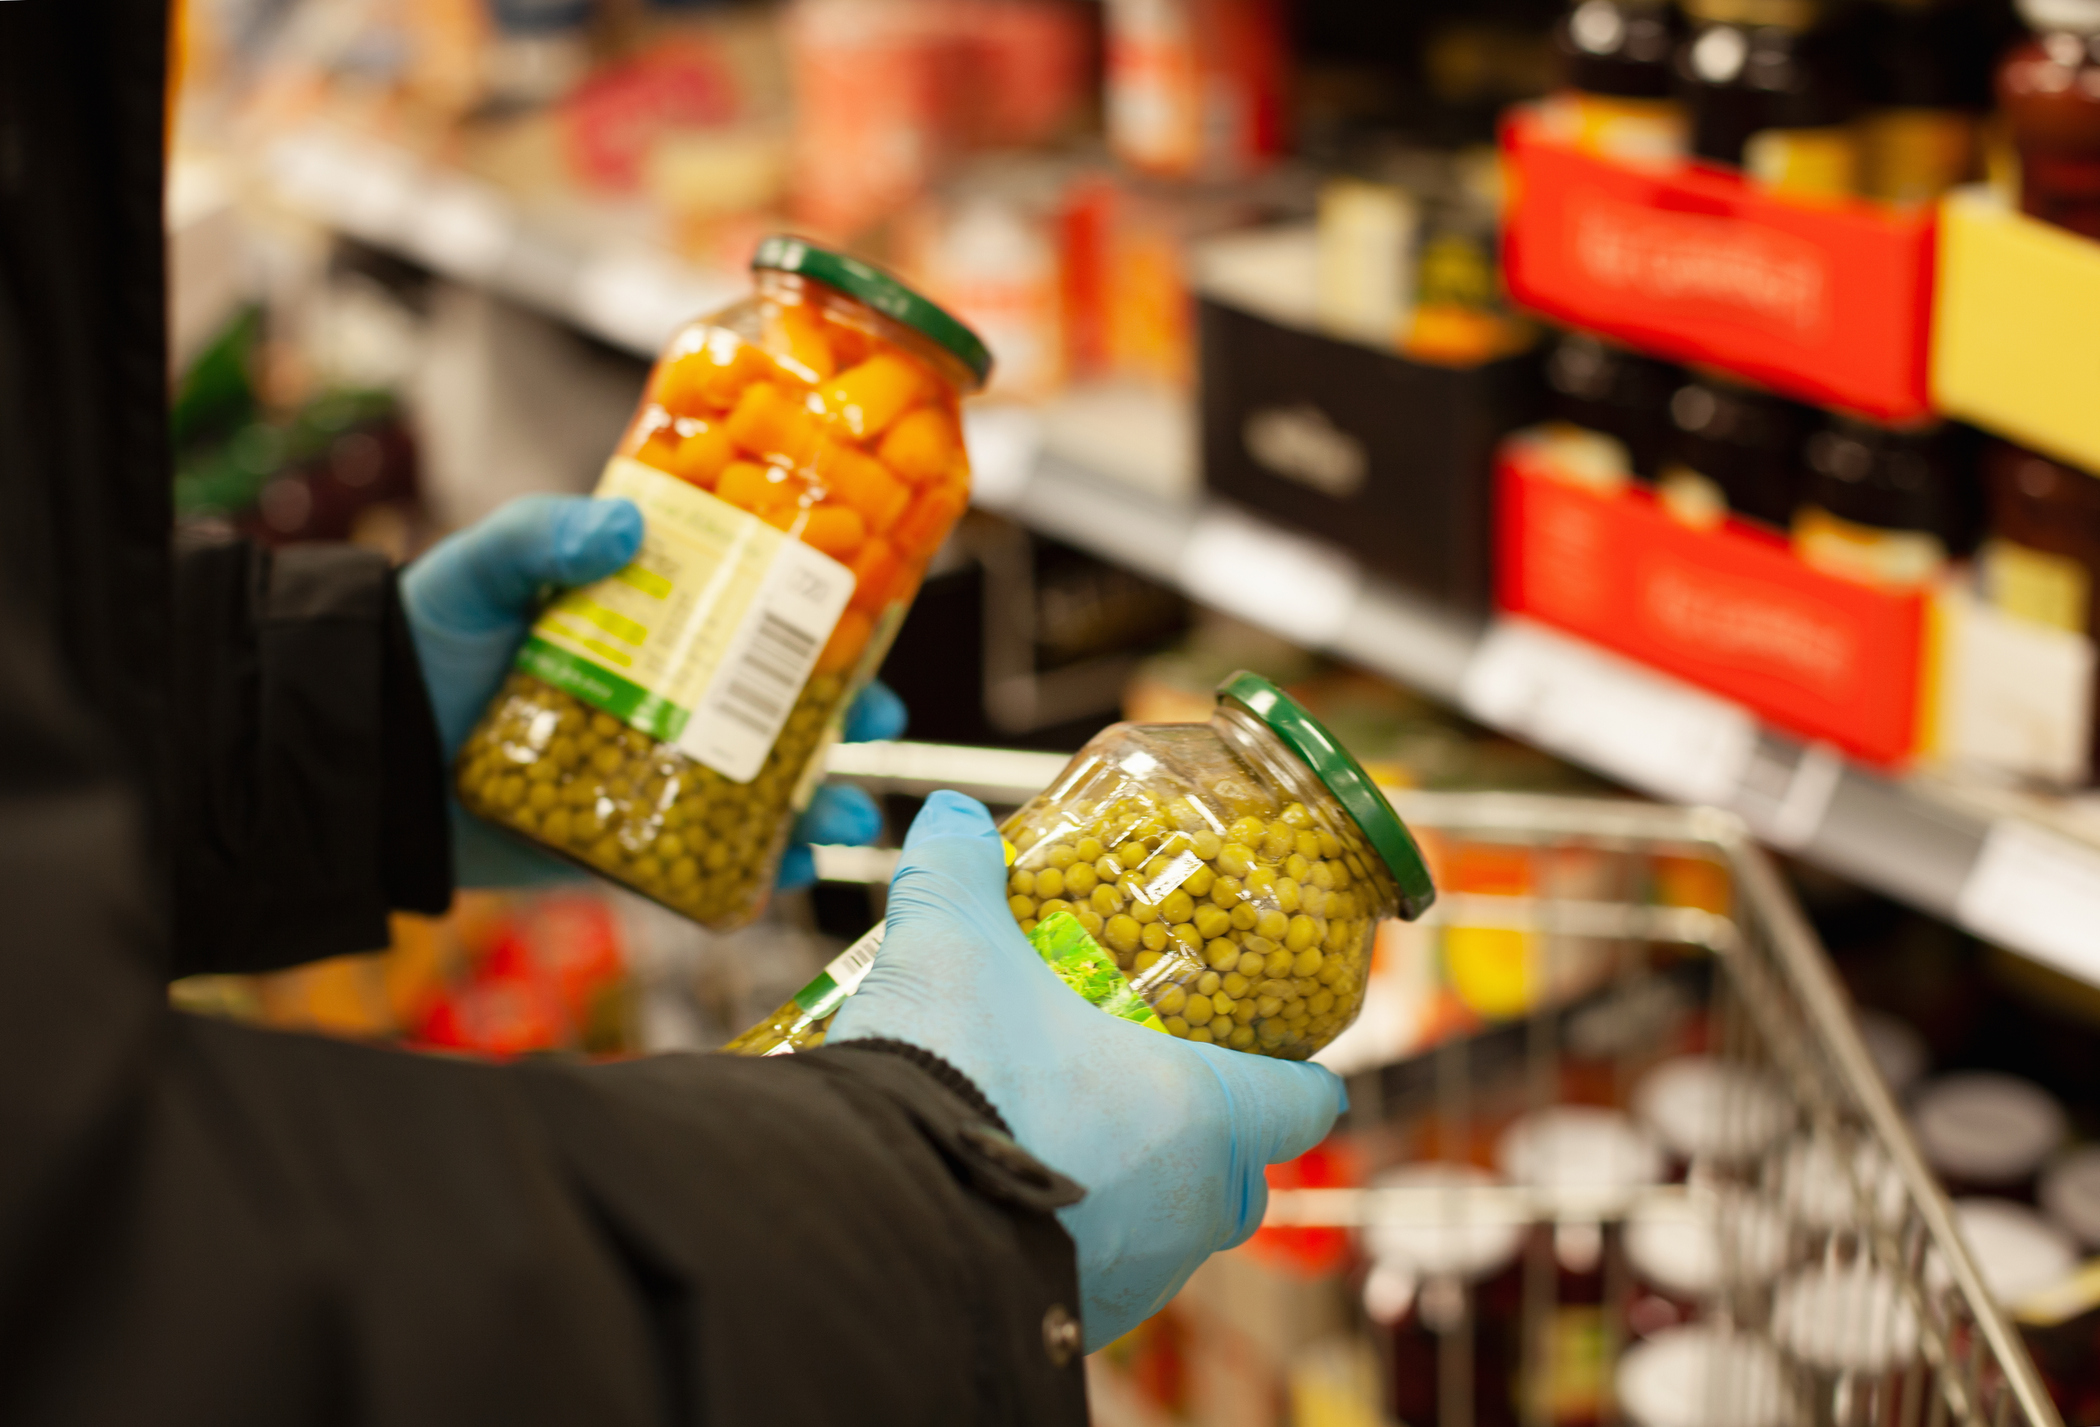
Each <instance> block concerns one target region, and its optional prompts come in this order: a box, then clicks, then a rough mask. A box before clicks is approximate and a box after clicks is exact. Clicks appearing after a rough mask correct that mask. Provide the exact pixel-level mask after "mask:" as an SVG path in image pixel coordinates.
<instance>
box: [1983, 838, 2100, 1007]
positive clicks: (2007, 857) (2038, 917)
mask: <svg viewBox="0 0 2100 1427" xmlns="http://www.w3.org/2000/svg"><path fill="white" fill-rule="evenodd" d="M1955 915H1956V917H1958V918H1959V919H1960V921H1961V923H1962V925H1963V926H1966V927H1967V928H1969V930H1971V931H1973V932H1975V933H1976V934H1977V935H1978V936H1982V937H1986V938H1988V939H1989V940H1991V941H1995V942H2002V943H2004V944H2005V945H2006V946H2009V947H2012V948H2013V949H2014V950H2016V951H2023V952H2025V953H2027V954H2028V955H2029V956H2032V957H2035V958H2037V959H2038V960H2041V961H2045V962H2048V963H2049V964H2050V965H2052V966H2054V967H2056V968H2057V969H2058V970H2059V971H2064V972H2068V973H2069V974H2070V975H2072V976H2076V977H2077V978H2078V979H2079V980H2081V981H2084V982H2086V983H2088V984H2090V985H2095V986H2100V849H2096V848H2093V847H2089V846H2087V845H2086V844H2084V843H2081V842H2074V841H2072V840H2071V839H2070V838H2067V837H2063V836H2060V835H2058V834H2056V833H2053V832H2049V831H2046V830H2045V829H2042V828H2038V827H2034V826H2031V825H2029V824H2026V823H2021V822H2014V821H2010V820H2007V821H2000V822H1998V823H1995V824H1993V825H1992V827H1991V830H1990V832H1989V833H1988V834H1987V835H1986V836H1985V837H1984V840H1983V853H1982V855H1981V856H1979V857H1978V858H1977V859H1976V865H1975V867H1974V868H1972V869H1971V870H1970V872H1969V877H1968V880H1967V881H1966V882H1964V883H1963V884H1962V889H1961V896H1960V898H1959V899H1958V900H1957V901H1956V903H1955Z"/></svg>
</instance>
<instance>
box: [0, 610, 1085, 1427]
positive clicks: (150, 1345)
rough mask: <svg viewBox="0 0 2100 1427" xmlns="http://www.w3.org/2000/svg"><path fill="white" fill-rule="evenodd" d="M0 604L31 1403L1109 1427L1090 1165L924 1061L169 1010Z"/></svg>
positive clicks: (16, 1391)
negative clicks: (402, 1046) (391, 1039)
mask: <svg viewBox="0 0 2100 1427" xmlns="http://www.w3.org/2000/svg"><path fill="white" fill-rule="evenodd" d="M60 687H61V686H60V684H59V681H58V680H57V679H56V677H54V676H52V675H51V674H50V672H49V670H48V667H39V665H38V663H37V661H35V660H33V659H30V660H25V659H24V658H23V657H22V648H21V642H20V641H19V640H18V639H15V638H13V637H12V635H11V634H10V632H9V630H8V628H7V627H5V625H4V624H0V906H5V907H6V908H7V909H8V918H7V926H6V929H5V931H4V933H0V972H4V977H0V984H4V985H5V987H6V994H5V995H0V1136H4V1139H5V1143H6V1146H7V1149H6V1153H5V1154H0V1421H5V1422H9V1423H25V1424H28V1423H35V1424H42V1423H64V1424H74V1423H80V1424H88V1423H95V1424H100V1423H112V1422H153V1423H157V1424H169V1427H179V1424H188V1423H195V1424H212V1427H227V1425H228V1424H242V1423H258V1424H260V1423H268V1424H297V1423H316V1424H320V1423H352V1422H355V1423H371V1424H424V1423H428V1424H431V1427H440V1424H442V1427H458V1424H460V1423H475V1422H502V1423H506V1424H510V1427H533V1424H539V1423H546V1424H556V1423H561V1424H571V1423H578V1422H590V1423H593V1424H599V1425H600V1427H625V1424H679V1423H703V1422H704V1423H710V1424H718V1427H721V1425H723V1424H738V1423H754V1424H757V1423H764V1424H768V1425H769V1427H792V1425H793V1424H803V1423H807V1424H813V1427H814V1424H824V1427H837V1424H857V1423H942V1424H947V1423H979V1422H982V1423H1017V1424H1020V1423H1025V1424H1038V1423H1040V1424H1062V1423H1077V1422H1082V1421H1084V1420H1085V1405H1084V1390H1083V1384H1082V1382H1081V1378H1080V1368H1079V1364H1078V1360H1077V1356H1076V1352H1075V1347H1076V1333H1075V1331H1074V1329H1073V1327H1072V1324H1073V1316H1072V1310H1073V1309H1074V1307H1076V1303H1077V1298H1076V1289H1077V1286H1076V1283H1075V1280H1074V1269H1073V1256H1072V1250H1071V1245H1070V1243H1069V1241H1068V1240H1067V1239H1066V1238H1065V1236H1064V1234H1063V1231H1062V1230H1061V1229H1060V1228H1059V1227H1058V1224H1057V1221H1056V1220H1055V1218H1054V1217H1053V1216H1052V1214H1051V1212H1050V1211H1051V1210H1052V1209H1053V1208H1055V1207H1056V1206H1057V1205H1059V1204H1062V1203H1067V1202H1070V1201H1071V1200H1072V1199H1074V1198H1076V1196H1077V1191H1076V1189H1075V1188H1074V1187H1073V1186H1071V1185H1070V1184H1069V1183H1068V1182H1066V1181H1064V1180H1062V1179H1060V1178H1059V1177H1058V1176H1056V1175H1054V1174H1051V1173H1050V1172H1049V1171H1047V1170H1045V1169H1043V1168H1042V1167H1041V1166H1040V1165H1038V1164H1036V1163H1035V1162H1034V1161H1033V1160H1031V1159H1030V1158H1029V1157H1028V1156H1027V1155H1026V1154H1024V1153H1023V1152H1022V1151H1020V1150H1019V1149H1018V1148H1017V1147H1016V1146H1014V1145H1013V1143H1012V1142H1011V1141H1010V1140H1008V1139H1006V1138H1005V1137H1004V1135H1003V1134H1002V1132H1001V1127H1000V1126H999V1125H998V1124H997V1122H996V1121H997V1117H996V1115H994V1114H993V1113H992V1111H991V1109H990V1107H989V1106H987V1105H985V1104H984V1103H983V1102H982V1100H981V1099H980V1098H979V1097H978V1096H977V1094H976V1092H975V1091H974V1090H973V1089H972V1088H971V1086H970V1085H969V1083H968V1082H967V1081H965V1080H963V1079H962V1078H961V1077H960V1076H959V1075H957V1074H955V1072H953V1071H952V1070H949V1069H947V1068H945V1067H943V1066H942V1065H940V1064H939V1063H938V1062H935V1061H933V1060H932V1058H931V1057H928V1056H926V1055H924V1053H922V1052H912V1051H910V1049H909V1048H907V1047H888V1048H883V1047H876V1048H859V1047H838V1048H830V1049H826V1050H822V1051H818V1052H816V1053H814V1054H810V1055H806V1056H800V1057H789V1058H775V1059H763V1060H743V1059H734V1058H729V1057H721V1056H682V1057H670V1058H662V1059H656V1060H649V1061H638V1062H632V1063H628V1064H624V1065H618V1066H610V1067H584V1066H573V1065H564V1064H553V1063H544V1064H542V1063H529V1064H525V1065H520V1066H514V1067H496V1066H486V1065H479V1064H473V1063H469V1062H465V1061H454V1060H442V1059H437V1058H432V1057H419V1056H413V1055H408V1054H404V1053H399V1052H392V1051H385V1050H379V1049H373V1048H368V1047H362V1046H353V1045H345V1044H339V1043H334V1042H328V1041H322V1040H318V1039H308V1038H304V1037H299V1036H291V1035H285V1034H280V1033H275V1032H267V1031H259V1030H254V1029H249V1028H245V1027H239V1026H234V1025H230V1024H222V1023H216V1022H211V1021H207V1020H201V1019H197V1018H192V1017H187V1016H182V1015H177V1014H174V1013H171V1012H170V1011H169V1010H168V1009H167V1006H166V1002H165V998H164V996H163V995H162V994H161V991H160V987H159V982H158V979H157V976H156V975H155V970H156V967H157V963H158V957H157V956H156V954H155V950H156V949H155V947H154V942H155V940H156V938H157V935H158V932H157V927H158V925H159V919H158V916H157V915H156V913H157V908H156V907H155V905H154V899H153V897H152V896H151V894H150V892H148V891H147V890H145V888H146V883H145V881H144V879H143V878H142V877H141V875H140V869H141V865H142V859H141V857H140V854H139V849H140V847H141V846H142V843H143V837H142V835H141V828H140V819H139V817H138V815H137V811H136V803H135V799H134V797H133V796H132V794H131V793H130V791H129V790H128V788H126V787H125V786H124V785H123V784H122V783H121V782H120V780H119V779H118V778H117V777H115V776H114V775H113V773H112V772H111V771H110V769H109V768H108V767H107V762H108V760H107V759H106V757H105V756H104V753H103V750H101V749H100V748H99V746H98V745H97V744H96V743H95V742H94V741H93V740H92V739H87V738H82V737H80V736H78V733H77V729H78V720H77V719H75V718H74V717H72V715H71V713H70V710H69V708H68V706H67V704H66V702H65V700H64V699H63V697H62V695H61V693H60Z"/></svg>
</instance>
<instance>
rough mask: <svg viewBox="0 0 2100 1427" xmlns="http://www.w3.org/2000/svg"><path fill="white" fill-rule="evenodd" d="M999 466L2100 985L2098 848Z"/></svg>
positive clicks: (1349, 647)
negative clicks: (1885, 775)
mask: <svg viewBox="0 0 2100 1427" xmlns="http://www.w3.org/2000/svg"><path fill="white" fill-rule="evenodd" d="M992 415H993V414H991V413H987V416H992ZM995 419H997V418H995ZM1006 419H1012V418H1006ZM998 434H999V436H1000V438H1001V439H999V440H998V441H996V442H990V443H987V445H988V446H990V447H992V448H993V449H996V450H999V451H1000V452H1001V453H1002V454H1004V455H1007V456H1008V458H1009V459H1012V458H1013V455H1014V453H1015V451H1016V450H1017V448H1019V446H1020V444H1021V443H1019V442H1017V441H1015V440H1014V439H1013V437H1012V436H1011V434H1010V433H998ZM988 474H989V475H990V476H991V479H990V480H989V481H988V482H987V483H986V499H985V500H984V501H983V503H984V504H987V505H989V506H991V507H992V508H994V509H997V510H999V511H1001V512H1002V513H1005V514H1008V515H1010V516H1012V517H1013V518H1015V519H1017V520H1020V521H1021V522H1023V523H1024V524H1027V525H1029V526H1031V527H1033V528H1035V529H1037V530H1040V531H1042V532H1043V533H1045V534H1048V535H1054V536H1056V537H1057V538H1058V539H1061V540H1065V541H1069V542H1071V543H1072V544H1075V545H1078V546H1080V547H1081V548H1083V549H1087V550H1090V551H1092V552H1093V553H1095V554H1097V555H1099V556H1101V557H1102V558H1104V559H1108V560H1113V561H1116V562H1118V563H1120V564H1124V565H1128V566H1130V567H1131V568H1134V569H1137V570H1139V571H1142V572H1143V573H1145V574H1148V575H1150V576H1151V577H1153V578H1155V579H1158V580H1161V581H1162V582H1164V583H1167V584H1170V585H1174V586H1176V587H1177V588H1180V589H1182V590H1183V591H1185V592H1186V593H1188V594H1189V595H1190V596H1191V597H1192V598H1195V599H1198V600H1201V601H1203V602H1204V603H1207V604H1210V605H1213V606H1215V607H1217V608H1220V609H1223V610H1225V611H1227V612H1228V613H1232V614H1235V615H1238V616H1240V617H1241V618H1244V619H1246V620H1248V621H1249V622H1251V623H1253V624H1256V625H1259V626H1261V627H1263V628H1266V629H1269V630H1271V631H1272V632H1274V633H1276V634H1279V635H1282V636H1284V637H1286V638H1289V639H1292V640H1294V641H1296V642H1299V643H1301V644H1304V645H1306V646H1308V647H1311V648H1314V649H1319V650H1322V651H1325V652H1327V653H1331V654H1334V655H1337V656H1339V657H1342V658H1346V659H1349V660H1352V661H1354V662H1356V663H1358V664H1361V665H1363V666H1364V667H1366V668H1369V669H1373V670H1376V671H1377V672H1379V673H1382V674H1385V675H1388V676H1390V677H1391V678H1393V679H1396V680H1398V681H1399V682H1401V683H1403V684H1407V685H1409V686H1410V687H1412V688H1416V689H1419V690H1421V691H1422V692H1424V693H1427V694H1430V695H1432V696H1434V697H1438V698H1442V699H1445V700H1447V701H1449V702H1452V703H1455V704H1457V705H1458V706H1459V707H1461V708H1463V709H1464V710H1465V711H1466V712H1467V713H1469V714H1471V715H1472V716H1473V717H1475V718H1477V719H1479V720H1480V721H1481V722H1482V723H1484V724H1487V725H1488V726H1490V727H1493V728H1496V729H1499V730H1501V731H1503V732H1505V733H1508V734H1510V735H1512V736H1514V737H1517V738H1521V739H1523V740H1525V741H1526V742H1529V743H1533V744H1536V745H1538V746H1540V747H1543V748H1546V749H1549V750H1551V751H1553V752H1555V753H1558V754H1560V755H1562V756H1564V757H1566V758H1568V759H1570V760H1571V761H1573V762H1576V763H1580V764H1582V765H1584V766H1587V767H1590V768H1593V769H1595V770H1596V771H1598V772H1600V773H1603V774H1605V775H1607V776H1609V777H1612V778H1614V779H1617V780H1618V781H1620V782H1622V783H1625V784H1627V785H1628V786H1631V787H1634V788H1637V789H1640V790H1641V791H1643V792H1646V793H1650V794H1653V795H1655V796H1657V797H1661V798H1665V799H1669V800H1671V801H1677V802H1696V803H1709V804H1712V805H1715V806H1718V807H1723V808H1727V809H1729V810H1730V811H1732V812H1735V813H1737V814H1738V815H1740V816H1741V817H1742V818H1743V819H1744V821H1745V822H1747V823H1748V824H1749V826H1750V827H1751V829H1752V830H1753V831H1755V832H1756V834H1757V835H1758V836H1759V837H1760V838H1761V839H1763V840H1764V841H1766V842H1768V843H1770V844H1772V845H1773V846H1775V847H1779V848H1781V849H1784V850H1786V851H1788V852H1792V853H1796V854H1799V855H1800V856H1802V857H1804V858H1807V859H1808V860H1810V861H1812V862H1815V863H1817V864H1819V865H1821V866H1824V867H1827V868H1829V869H1830V870H1832V871H1834V872H1837V873H1840V874H1842V875H1844V876H1847V877H1850V878H1852V879H1854V880H1856V881H1858V882H1861V883H1864V884H1865V885H1867V886H1870V887H1874V888H1876V889H1878V890H1880V891H1882V892H1884V893H1886V894H1888V895H1890V896H1893V897H1896V898H1899V899H1901V900H1903V901H1905V902H1908V903H1910V904H1911V905H1913V906H1916V907H1919V908H1922V909H1924V910H1926V911H1929V912H1932V913H1934V914H1936V915H1939V916H1943V917H1946V918H1948V919H1950V920H1953V921H1955V922H1958V923H1960V924H1961V925H1964V926H1966V927H1968V928H1970V929H1971V930H1972V931H1974V932H1976V933H1977V934H1978V935H1980V936H1984V937H1987V938H1989V939H1990V940H1992V941H1995V942H1998V943H2000V944H2002V945H2005V946H2008V947H2011V948H2013V949H2015V950H2018V951H2021V952H2024V953H2026V954H2028V955H2029V956H2032V957H2034V958H2036V959H2037V960H2040V961H2043V962H2045V963H2047V964H2049V965H2052V966H2054V967H2056V968H2058V969H2059V970H2062V971H2065V972H2067V973H2069V974H2071V975H2074V976H2077V977H2079V978H2080V979H2082V980H2085V981H2088V982H2091V983H2093V984H2096V985H2100V847H2095V846H2094V845H2093V844H2092V843H2090V842H2088V841H2085V840H2084V839H2082V838H2079V837H2075V836H2072V835H2070V834H2068V833H2067V832H2065V831H2062V830H2059V829H2057V828H2053V827H2051V826H2048V825H2047V824H2046V823H2045V822H2044V821H2042V820H2040V819H2038V818H2035V817H2032V816H2025V815H2021V814H2018V813H2010V812H1997V813H1993V812H1991V811H1989V810H1988V809H1986V808H1984V807H1981V806H1977V805H1974V804H1972V803H1971V802H1969V801H1968V800H1962V799H1957V798H1956V797H1953V796H1949V795H1946V794H1944V793H1942V792H1941V791H1939V790H1938V789H1936V788H1934V787H1932V786H1931V785H1929V784H1922V783H1914V782H1912V781H1908V780H1906V781H1898V780H1895V779H1891V778H1888V777H1884V776H1882V775H1880V774H1877V773H1875V772H1872V771H1870V770H1868V769H1865V768H1862V767H1859V766H1858V765H1856V764H1853V763H1850V762H1848V761H1847V760H1846V759H1844V758H1843V757H1842V756H1841V755H1839V754H1838V753H1836V752H1835V751H1833V750H1831V749H1829V748H1826V747H1822V746H1816V745H1804V744H1802V743H1800V742H1798V741H1796V740H1794V739H1791V738H1789V737H1787V736H1785V735H1783V734H1779V733H1776V732H1774V731H1773V730H1771V729H1768V728H1764V727H1761V726H1760V725H1759V724H1758V722H1757V721H1756V719H1755V718H1754V717H1753V716H1752V715H1751V714H1749V713H1748V712H1747V711H1745V710H1743V709H1742V708H1740V707H1738V706H1736V705H1734V704H1731V703H1729V702H1727V701H1726V700H1723V699H1719V698H1716V697H1714V696H1713V695H1711V694H1708V693H1706V692H1704V691H1703V690H1699V689H1696V688H1693V687H1691V686H1690V685H1687V684H1683V683H1680V682H1678V681H1676V680H1674V679H1671V678H1668V677H1667V676H1664V675H1661V674H1658V673H1656V672H1654V671H1653V670H1650V669H1646V668H1643V667H1641V666H1639V665H1636V664H1633V663H1631V662H1629V661H1627V660H1624V659H1621V658H1619V657H1618V656H1616V655H1613V654H1610V653H1607V652H1605V651H1603V650H1601V649H1598V648H1596V647H1595V646H1592V645H1588V644H1585V643H1583V642H1581V641H1579V640H1575V639H1572V638H1570V637H1567V636H1565V635H1561V634H1558V633H1556V632H1554V631H1552V630H1550V629H1547V628H1545V627H1544V626H1542V625H1538V624H1534V623H1531V622H1529V621H1526V620H1518V619H1495V620H1487V621H1478V620H1470V619H1466V618H1463V617H1460V616H1456V615H1453V614H1452V613H1450V612H1448V611H1446V610H1442V609H1439V608H1436V607H1434V606H1432V605H1429V604H1428V603H1426V602H1424V601H1422V600H1420V599H1418V598H1415V597H1413V596H1411V595H1409V594H1408V593H1407V592H1405V591H1403V590H1401V589H1399V588H1397V587H1395V586H1392V585H1390V584H1387V583H1386V582H1384V581H1382V580H1380V579H1378V578H1376V577H1373V576H1370V575H1367V574H1365V573H1364V572H1363V571H1361V570H1360V569H1359V568H1358V567H1357V566H1356V565H1355V563H1354V562H1353V561H1352V560H1351V559H1350V558H1349V557H1348V556H1347V555H1345V554H1343V553H1342V552H1340V551H1339V550H1335V549H1332V548H1329V547H1325V546H1322V545H1320V544H1318V543H1316V542H1313V541H1309V540H1306V539H1304V538H1302V537H1299V536H1295V535H1291V534H1288V533H1285V532H1282V531H1279V530H1276V529H1274V528H1273V527H1271V526H1268V525H1265V524H1263V523H1261V522H1259V521H1257V520H1255V519H1253V518H1251V517H1249V516H1247V515H1244V514H1242V513H1240V512H1239V511H1237V510H1236V509H1234V508H1233V507H1231V506H1230V505H1228V504H1226V503H1224V502H1221V501H1216V500H1211V499H1198V500H1194V501H1187V502H1169V501H1162V500H1158V499H1154V498H1148V497H1146V496H1143V495H1140V494H1136V493H1133V492H1130V491H1129V490H1127V489H1124V488H1121V487H1119V486H1117V485H1116V484H1114V483H1111V482H1108V481H1104V480H1101V479H1099V478H1096V477H1092V476H1090V475H1089V474H1088V473H1087V472H1085V471H1083V470H1080V469H1078V468H1077V467H1075V466H1073V465H1071V464H1070V463H1069V462H1065V461H1062V460H1060V459H1059V458H1057V457H1056V456H1054V455H1047V454H1038V455H1037V456H1036V457H1035V459H1034V460H1033V462H1032V464H1030V465H1028V466H1027V467H1026V468H1025V469H1011V470H1004V471H993V472H990V473H988Z"/></svg>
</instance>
